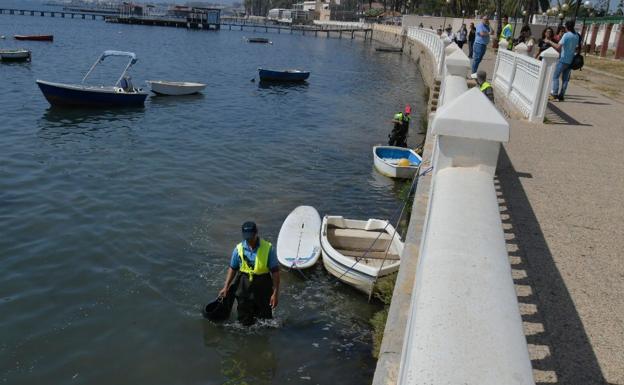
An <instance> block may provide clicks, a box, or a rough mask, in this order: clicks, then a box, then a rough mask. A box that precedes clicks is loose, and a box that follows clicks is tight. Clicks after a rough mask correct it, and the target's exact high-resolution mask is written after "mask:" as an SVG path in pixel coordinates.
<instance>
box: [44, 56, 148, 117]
mask: <svg viewBox="0 0 624 385" xmlns="http://www.w3.org/2000/svg"><path fill="white" fill-rule="evenodd" d="M110 56H121V57H127V58H129V61H128V64H127V65H126V67H125V69H124V71H123V72H122V74H121V76H120V77H119V80H117V82H116V83H115V84H114V85H113V86H92V85H85V84H84V83H85V80H86V79H87V78H88V77H89V75H90V74H91V73H92V72H93V70H94V69H95V67H96V66H97V65H98V64H100V63H101V62H102V61H104V59H105V58H107V57H110ZM136 62H137V58H136V55H135V54H134V53H132V52H123V51H104V53H102V55H100V57H99V58H98V60H97V61H96V62H95V63H94V64H93V66H91V69H89V72H87V74H86V75H85V76H84V78H82V82H81V83H80V84H66V83H53V82H48V81H45V80H37V85H38V86H39V88H40V89H41V92H42V93H43V95H44V96H45V98H46V99H47V100H48V102H49V103H50V104H51V105H53V106H65V107H137V106H143V104H144V103H145V99H146V98H147V95H148V92H147V91H144V90H143V89H141V88H135V87H134V86H133V85H132V82H131V80H130V77H129V76H128V75H127V72H128V70H129V69H130V67H131V66H132V65H134V64H135V63H136Z"/></svg>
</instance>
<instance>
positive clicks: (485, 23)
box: [470, 15, 492, 79]
mask: <svg viewBox="0 0 624 385" xmlns="http://www.w3.org/2000/svg"><path fill="white" fill-rule="evenodd" d="M491 33H492V29H491V28H490V19H489V18H488V17H487V15H484V16H483V17H482V18H481V23H479V25H478V26H477V30H476V36H475V42H474V45H473V48H472V54H473V58H472V75H470V77H472V78H473V79H476V78H477V70H478V69H479V64H480V63H481V60H483V56H485V50H486V49H487V45H488V44H489V42H490V34H491Z"/></svg>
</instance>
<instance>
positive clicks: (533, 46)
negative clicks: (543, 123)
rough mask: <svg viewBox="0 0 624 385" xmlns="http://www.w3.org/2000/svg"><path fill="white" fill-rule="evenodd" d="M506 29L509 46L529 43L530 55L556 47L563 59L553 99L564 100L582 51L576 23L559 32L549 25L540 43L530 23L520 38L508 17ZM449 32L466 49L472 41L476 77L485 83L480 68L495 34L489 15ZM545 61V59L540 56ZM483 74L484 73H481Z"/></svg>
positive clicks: (503, 36) (556, 74) (554, 81)
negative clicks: (475, 22)
mask: <svg viewBox="0 0 624 385" xmlns="http://www.w3.org/2000/svg"><path fill="white" fill-rule="evenodd" d="M502 22H503V28H502V29H501V32H500V35H499V40H500V41H503V40H504V41H506V42H507V49H509V50H511V49H513V47H516V46H517V45H518V44H520V43H524V44H525V46H526V50H527V54H528V55H529V56H533V57H535V58H538V59H540V55H541V54H542V52H544V51H545V50H547V49H549V48H554V49H555V50H556V51H557V52H559V60H558V61H557V66H556V68H555V71H554V73H553V79H552V90H551V95H550V100H558V101H563V100H564V99H565V93H566V90H567V87H568V83H569V81H570V75H571V72H572V62H573V60H574V57H575V55H576V53H577V52H578V50H580V44H579V43H580V36H579V34H578V33H577V32H576V31H575V30H574V22H573V21H567V22H566V23H565V25H560V26H559V27H558V28H557V33H555V32H554V30H553V29H552V28H551V27H546V28H545V29H544V31H543V32H542V37H541V39H539V40H538V41H537V42H536V41H535V38H533V36H532V33H531V28H530V27H529V26H528V25H524V26H522V28H521V29H520V34H519V36H518V38H516V39H514V37H513V36H514V33H513V26H512V25H511V24H510V23H509V18H508V17H507V16H504V17H503V19H502ZM446 32H447V35H448V36H449V37H450V38H451V39H452V40H453V41H454V42H455V43H456V44H457V45H458V46H459V47H460V48H463V46H464V44H465V43H466V41H468V58H470V59H472V68H471V69H472V75H471V77H472V78H473V79H476V80H477V83H478V84H479V85H480V86H481V85H483V84H484V83H483V81H480V80H481V79H480V78H482V77H483V74H482V73H481V72H482V71H479V64H481V61H482V60H483V57H484V56H485V52H486V50H487V46H488V44H489V43H490V36H491V35H493V34H494V33H493V31H492V27H491V26H490V20H489V18H488V16H483V17H482V18H481V23H479V24H478V25H477V26H476V27H475V25H474V23H470V27H468V28H466V25H465V24H462V26H461V27H460V29H459V31H457V32H456V33H453V32H452V28H451V26H450V25H449V26H448V27H447V28H446ZM540 60H541V59H540ZM480 73H481V76H479V75H480Z"/></svg>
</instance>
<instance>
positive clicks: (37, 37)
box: [13, 35, 54, 41]
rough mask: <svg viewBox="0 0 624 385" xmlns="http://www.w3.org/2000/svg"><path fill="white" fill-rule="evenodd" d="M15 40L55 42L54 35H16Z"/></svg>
mask: <svg viewBox="0 0 624 385" xmlns="http://www.w3.org/2000/svg"><path fill="white" fill-rule="evenodd" d="M13 37H14V38H15V40H30V41H54V35H15V36H13Z"/></svg>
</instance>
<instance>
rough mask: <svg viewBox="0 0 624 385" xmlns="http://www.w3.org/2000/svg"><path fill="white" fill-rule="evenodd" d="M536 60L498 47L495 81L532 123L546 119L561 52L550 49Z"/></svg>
mask: <svg viewBox="0 0 624 385" xmlns="http://www.w3.org/2000/svg"><path fill="white" fill-rule="evenodd" d="M540 56H541V58H542V60H541V61H540V60H537V59H534V58H532V57H529V56H527V55H524V54H522V53H518V52H512V51H508V50H506V49H499V50H498V54H497V55H496V63H495V64H494V74H493V75H492V83H493V86H494V89H495V90H496V92H497V94H500V95H502V96H503V97H504V98H505V99H507V102H508V104H509V105H511V106H514V108H515V109H517V110H518V111H519V112H520V113H521V114H522V116H524V117H525V118H526V119H528V120H529V121H531V122H543V121H544V115H545V113H546V105H547V103H548V94H549V89H550V84H551V78H552V72H553V70H554V66H555V63H556V62H557V59H558V58H559V53H558V52H557V51H555V50H554V49H553V48H549V49H547V50H546V51H544V52H542V54H541V55H540Z"/></svg>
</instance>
